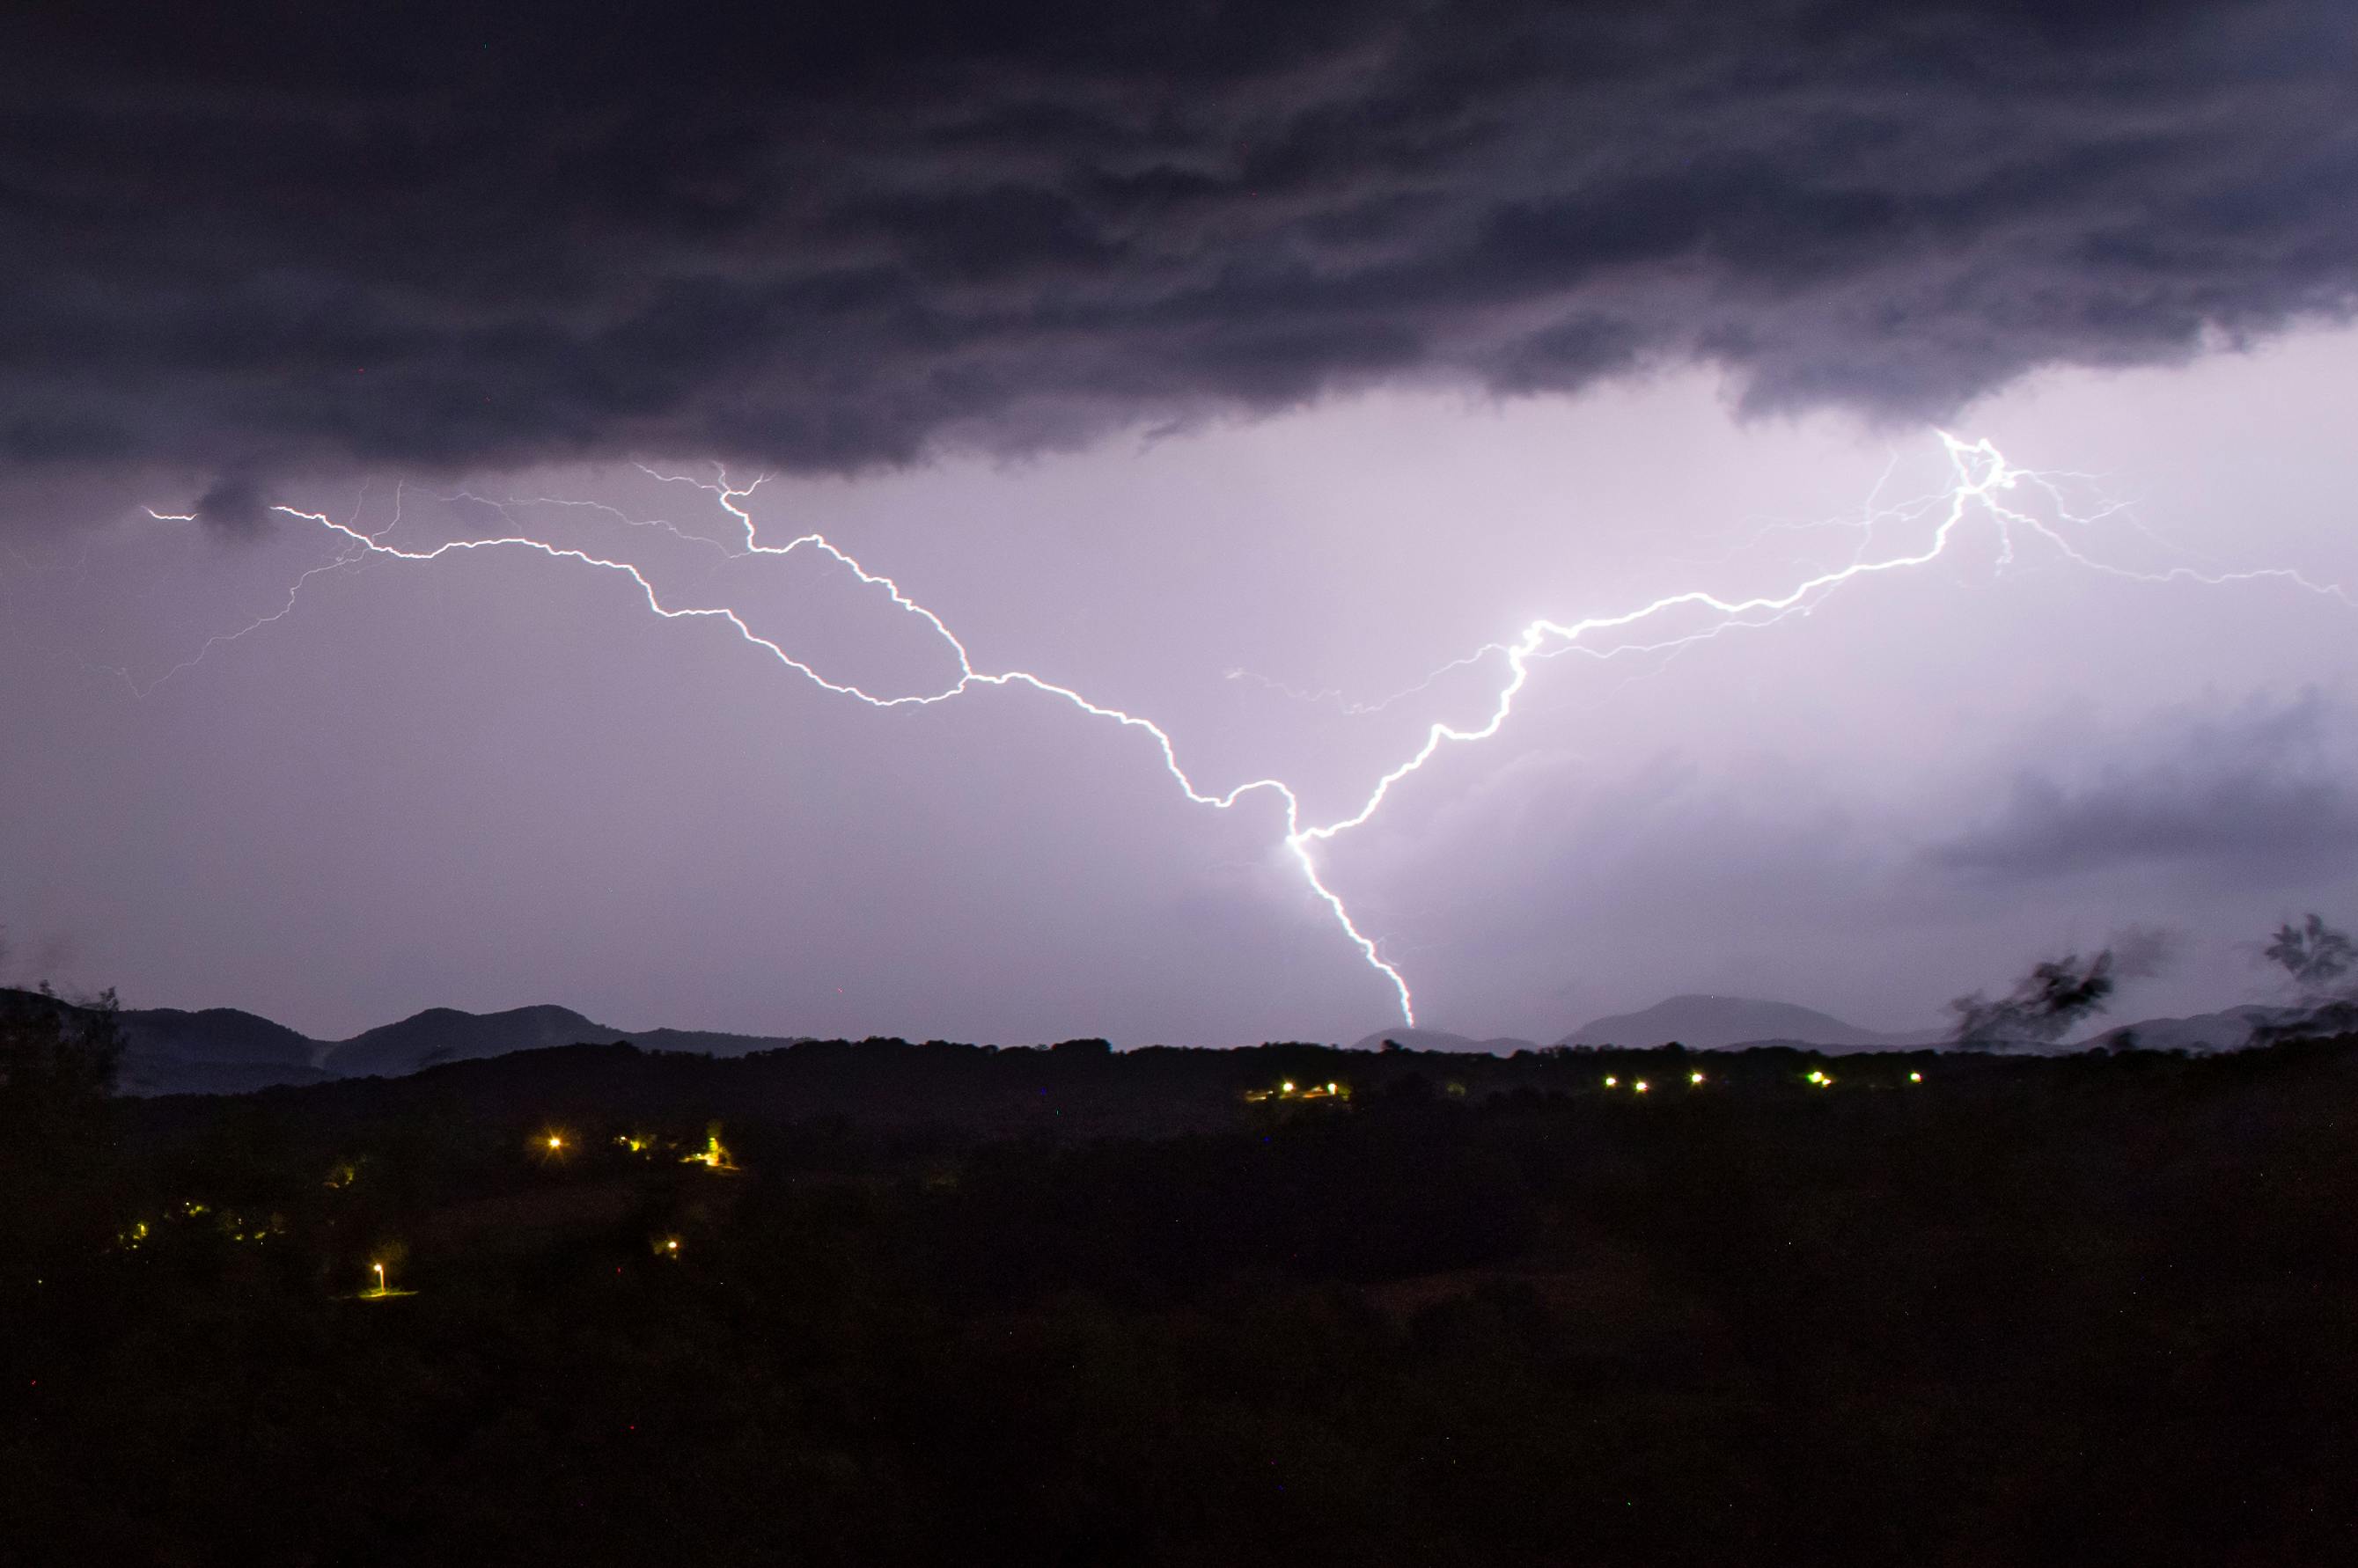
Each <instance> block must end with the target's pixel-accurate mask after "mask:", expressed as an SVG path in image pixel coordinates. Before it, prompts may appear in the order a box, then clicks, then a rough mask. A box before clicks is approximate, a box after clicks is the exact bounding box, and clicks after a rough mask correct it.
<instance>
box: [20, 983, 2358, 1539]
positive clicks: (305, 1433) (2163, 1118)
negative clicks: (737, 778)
mask: <svg viewBox="0 0 2358 1568" xmlns="http://www.w3.org/2000/svg"><path fill="white" fill-rule="evenodd" d="M25 1027H30V1026H25ZM19 1036H20V1037H19V1039H18V1045H19V1046H20V1047H21V1046H22V1044H23V1041H22V1038H21V1036H22V1030H21V1029H20V1031H19ZM70 1046H71V1042H70V1040H69V1041H67V1042H66V1043H65V1044H64V1045H62V1046H55V1047H53V1048H50V1051H49V1056H42V1055H41V1054H40V1053H39V1052H38V1051H34V1052H31V1053H30V1054H27V1050H26V1049H19V1050H18V1052H17V1058H16V1065H15V1066H14V1067H13V1068H12V1073H11V1078H10V1082H9V1083H8V1085H7V1086H6V1087H5V1088H0V1122H5V1124H4V1125H0V1135H5V1141H0V1183H5V1185H0V1379H5V1381H0V1559H5V1560H7V1561H9V1562H26V1563H52V1562H54V1563H63V1562H88V1563H243V1564H263V1563H525V1562H531V1563H625V1562H629V1563H651V1562H658V1561H670V1562H688V1561H713V1562H742V1563H861V1564H866V1563H965V1562H1009V1563H1041V1564H1046V1563H1259V1562H1283V1563H1351V1564H1368V1563H1468V1564H1474V1563H1481V1564H1497V1563H1599V1564H1611V1563H1714V1564H1718V1563H1756V1562H1789V1563H1960V1564H1963V1563H1973V1564H1982V1563H2060V1562H2090V1561H2103V1562H2135V1563H2325V1562H2336V1561H2358V1530H2353V1521H2358V1506H2353V1491H2358V1484H2353V1476H2358V1442H2354V1441H2353V1437H2358V1139H2353V1131H2358V1121H2354V1120H2353V1099H2354V1098H2358V1039H2353V1038H2344V1039H2341V1040H2334V1041H2326V1042H2312V1043H2303V1044H2282V1045H2277V1046H2275V1047H2273V1048H2270V1049H2266V1050H2259V1051H2251V1052H2245V1053H2241V1054H2234V1055H2231V1056H2222V1057H2215V1058H2192V1059H2190V1058H2185V1057H2180V1056H2174V1055H2164V1054H2135V1053H2131V1054H2116V1055H2101V1054H2097V1055H2082V1056H2073V1057H2066V1058H2047V1059H2027V1058H2018V1057H2006V1056H1979V1055H1956V1054H1931V1053H1918V1054H1904V1055H1902V1054H1890V1055H1852V1056H1842V1057H1832V1058H1821V1057H1815V1056H1811V1055H1806V1054H1800V1053H1795V1052H1785V1051H1754V1052H1747V1053H1743V1054H1682V1053H1679V1052H1676V1051H1674V1050H1668V1051H1658V1052H1651V1053H1623V1052H1598V1053H1585V1052H1572V1053H1544V1054H1542V1053H1531V1054H1521V1055H1518V1056H1516V1057H1514V1058H1512V1059H1509V1060H1504V1061H1500V1060H1492V1059H1472V1060H1469V1059H1466V1058H1464V1057H1458V1056H1451V1057H1437V1056H1435V1057H1428V1056H1422V1055H1420V1054H1417V1053H1414V1052H1385V1053H1343V1052H1329V1051H1325V1050H1321V1049H1318V1048H1315V1047H1306V1046H1304V1047H1294V1046H1278V1047H1267V1048H1264V1049H1262V1050H1260V1051H1254V1052H1241V1053H1197V1052H1178V1051H1162V1052H1142V1053H1136V1054H1130V1055H1111V1054H1107V1053H1106V1052H1105V1051H1104V1050H1103V1049H1102V1048H1101V1046H1098V1044H1096V1043H1076V1044H1073V1045H1068V1046H1064V1047H1059V1048H1056V1049H1055V1050H1052V1051H1001V1052H997V1053H990V1052H985V1051H980V1050H975V1049H971V1048H968V1047H958V1046H942V1045H934V1046H907V1045H903V1044H899V1043H897V1042H892V1043H886V1042H870V1043H866V1044H860V1045H844V1044H813V1045H803V1046H797V1047H795V1049H793V1050H789V1051H783V1052H777V1053H773V1054H764V1055H756V1056H752V1057H747V1058H744V1059H742V1060H739V1061H731V1062H709V1061H706V1060H703V1059H700V1058H691V1057H681V1056H660V1055H650V1054H643V1053H641V1052H638V1051H636V1050H633V1049H632V1048H630V1047H627V1046H583V1047H577V1048H570V1049H565V1050H555V1051H545V1052H537V1053H531V1054H525V1055H521V1056H515V1057H509V1058H505V1059H503V1060H499V1061H493V1062H482V1063H472V1064H467V1065H459V1066H453V1067H448V1068H442V1069H438V1070H436V1071H433V1072H429V1073H426V1074H423V1075H420V1076H416V1077H413V1078H406V1079H399V1080H383V1081H367V1082H357V1083H339V1084H330V1085H326V1086H322V1087H316V1088H297V1089H278V1090H273V1091H269V1092H266V1093H263V1094H258V1095H254V1096H249V1097H244V1098H206V1099H199V1098H182V1099H162V1100H153V1101H146V1102H130V1101H124V1100H122V1099H115V1098H107V1097H105V1096H103V1094H100V1093H98V1092H96V1089H95V1087H94V1085H93V1083H92V1081H91V1080H90V1079H89V1078H88V1077H87V1076H83V1077H77V1076H76V1074H75V1072H74V1070H73V1065H72V1063H71V1061H70V1056H71V1050H70ZM1697 1072H1701V1073H1703V1074H1704V1075H1705V1076H1704V1081H1703V1082H1702V1083H1701V1084H1696V1083H1694V1082H1693V1079H1692V1075H1693V1074H1694V1073H1697ZM1812 1072H1816V1073H1820V1074H1823V1075H1825V1076H1829V1077H1831V1079H1832V1081H1831V1082H1830V1083H1822V1082H1815V1081H1812V1078H1811V1077H1810V1075H1811V1074H1812ZM1911 1074H1920V1075H1921V1081H1920V1082H1919V1081H1912V1080H1911V1076H1910V1075H1911ZM1607 1076H1611V1077H1613V1078H1615V1079H1617V1080H1618V1081H1617V1084H1616V1085H1614V1086H1613V1087H1606V1083H1605V1079H1606V1077H1607ZM1639 1079H1643V1080H1644V1081H1646V1083H1647V1084H1648V1089H1647V1091H1646V1092H1645V1093H1643V1094H1639V1092H1637V1091H1636V1089H1635V1088H1634V1084H1635V1083H1636V1082H1637V1081H1638V1080H1639ZM1289 1081H1291V1082H1292V1083H1293V1085H1294V1092H1293V1094H1291V1095H1288V1094H1286V1093H1285V1092H1284V1091H1283V1090H1282V1087H1281V1086H1282V1085H1283V1084H1285V1083H1287V1082H1289ZM1329 1083H1332V1084H1334V1085H1335V1086H1336V1092H1335V1093H1332V1094H1328V1093H1326V1092H1325V1088H1326V1086H1327V1085H1328V1084H1329ZM1264 1091H1266V1092H1267V1096H1268V1098H1246V1097H1247V1095H1248V1094H1249V1093H1252V1094H1260V1093H1263V1092H1264ZM716 1122H717V1123H718V1126H717V1128H716V1127H715V1126H714V1123H716ZM380 1264H382V1265H383V1266H384V1276H383V1281H384V1290H383V1292H378V1291H377V1290H376V1287H377V1285H378V1278H379V1277H378V1275H377V1273H376V1266H377V1265H380Z"/></svg>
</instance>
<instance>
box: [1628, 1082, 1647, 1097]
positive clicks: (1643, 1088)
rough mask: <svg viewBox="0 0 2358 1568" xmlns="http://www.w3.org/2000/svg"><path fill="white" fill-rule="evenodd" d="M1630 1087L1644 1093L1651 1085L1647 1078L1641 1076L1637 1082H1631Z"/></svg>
mask: <svg viewBox="0 0 2358 1568" xmlns="http://www.w3.org/2000/svg"><path fill="white" fill-rule="evenodd" d="M1629 1087H1631V1088H1633V1089H1636V1090H1637V1091H1638V1092H1639V1094H1644V1093H1645V1092H1646V1090H1647V1089H1648V1088H1649V1087H1651V1086H1650V1085H1649V1084H1648V1083H1647V1082H1646V1080H1645V1079H1643V1078H1639V1080H1638V1081H1637V1082H1636V1083H1634V1084H1631V1085H1630V1086H1629Z"/></svg>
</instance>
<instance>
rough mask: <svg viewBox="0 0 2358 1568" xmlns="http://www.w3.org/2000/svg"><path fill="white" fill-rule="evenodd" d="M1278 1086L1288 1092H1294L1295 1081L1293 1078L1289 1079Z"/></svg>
mask: <svg viewBox="0 0 2358 1568" xmlns="http://www.w3.org/2000/svg"><path fill="white" fill-rule="evenodd" d="M1277 1087H1279V1088H1280V1089H1281V1090H1282V1091H1283V1092H1285V1093H1287V1094H1292V1093H1293V1080H1291V1079H1288V1080H1287V1081H1286V1082H1284V1083H1282V1084H1280V1085H1278V1086H1277Z"/></svg>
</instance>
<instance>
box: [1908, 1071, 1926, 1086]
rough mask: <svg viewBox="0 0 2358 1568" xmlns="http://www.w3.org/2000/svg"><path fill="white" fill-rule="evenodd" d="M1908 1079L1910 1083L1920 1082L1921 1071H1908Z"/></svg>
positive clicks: (1922, 1077) (1922, 1079)
mask: <svg viewBox="0 0 2358 1568" xmlns="http://www.w3.org/2000/svg"><path fill="white" fill-rule="evenodd" d="M1908 1081H1909V1083H1911V1084H1920V1083H1922V1082H1923V1081H1924V1075H1923V1074H1921V1073H1910V1074H1909V1075H1908Z"/></svg>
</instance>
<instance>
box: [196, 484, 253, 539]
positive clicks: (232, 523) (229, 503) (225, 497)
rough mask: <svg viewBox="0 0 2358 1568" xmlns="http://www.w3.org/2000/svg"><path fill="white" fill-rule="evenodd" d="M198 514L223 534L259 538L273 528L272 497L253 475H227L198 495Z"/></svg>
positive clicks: (199, 517)
mask: <svg viewBox="0 0 2358 1568" xmlns="http://www.w3.org/2000/svg"><path fill="white" fill-rule="evenodd" d="M196 516H197V521H198V522H200V523H201V524H204V525H205V526H206V527H207V528H209V529H211V531H212V532H213V533H214V534H215V535H217V536H219V537H222V538H227V539H255V538H259V537H261V536H262V535H264V534H265V533H266V532H267V531H268V530H269V527H270V519H271V512H270V498H269V497H268V496H266V495H265V494H264V493H263V490H262V486H261V485H260V484H258V483H256V482H255V481H254V480H253V479H252V478H251V477H249V476H247V475H245V474H239V473H231V474H224V475H222V477H221V478H219V479H217V480H215V481H213V482H212V483H211V485H209V486H207V487H206V489H205V492H204V494H203V495H202V496H200V497H199V498H198V501H197V507H196Z"/></svg>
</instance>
